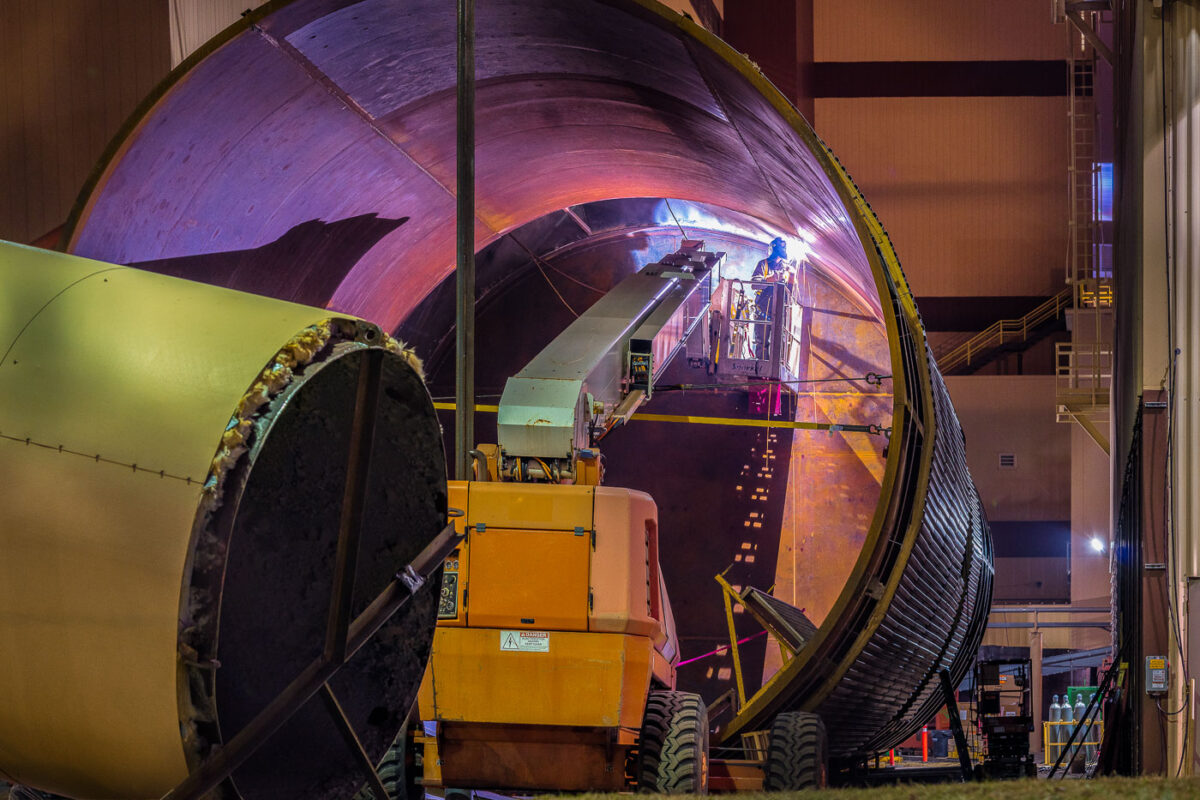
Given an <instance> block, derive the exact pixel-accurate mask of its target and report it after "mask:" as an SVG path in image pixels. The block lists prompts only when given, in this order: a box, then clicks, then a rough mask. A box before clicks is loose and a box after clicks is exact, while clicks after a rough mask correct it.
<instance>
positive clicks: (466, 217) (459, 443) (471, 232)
mask: <svg viewBox="0 0 1200 800" xmlns="http://www.w3.org/2000/svg"><path fill="white" fill-rule="evenodd" d="M457 129H458V145H457V165H458V166H457V180H458V188H457V195H456V197H457V201H458V210H457V214H458V227H457V250H458V258H457V262H456V263H457V270H456V282H455V283H456V286H455V288H456V307H457V319H456V325H455V348H456V353H457V355H458V363H457V365H456V366H455V390H454V397H455V406H456V407H455V412H454V477H455V478H456V479H458V480H460V481H465V480H468V479H469V478H470V476H471V475H470V472H471V456H470V454H469V451H470V450H471V449H472V448H473V447H475V0H458V124H457Z"/></svg>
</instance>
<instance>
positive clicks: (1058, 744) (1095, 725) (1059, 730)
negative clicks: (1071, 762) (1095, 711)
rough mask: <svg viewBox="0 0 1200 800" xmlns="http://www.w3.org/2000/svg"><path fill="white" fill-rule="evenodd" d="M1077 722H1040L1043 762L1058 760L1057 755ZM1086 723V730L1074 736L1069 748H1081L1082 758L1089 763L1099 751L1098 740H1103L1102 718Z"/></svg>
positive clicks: (1051, 762) (1049, 763)
mask: <svg viewBox="0 0 1200 800" xmlns="http://www.w3.org/2000/svg"><path fill="white" fill-rule="evenodd" d="M1078 724H1079V723H1077V722H1074V721H1072V722H1043V723H1042V751H1043V752H1044V753H1045V758H1044V759H1043V761H1044V763H1045V764H1047V765H1051V764H1054V763H1055V762H1057V761H1058V757H1059V755H1060V754H1061V753H1062V751H1063V748H1064V747H1066V746H1067V742H1068V740H1070V738H1071V732H1072V731H1073V730H1075V726H1076V725H1078ZM1087 724H1088V730H1086V731H1085V732H1083V733H1080V734H1077V735H1076V736H1075V743H1074V744H1072V745H1071V749H1072V750H1075V751H1080V750H1082V751H1083V753H1084V758H1085V759H1087V762H1088V763H1089V764H1090V763H1091V762H1093V761H1095V760H1096V757H1097V755H1098V754H1099V753H1100V742H1102V741H1103V740H1104V720H1102V719H1097V720H1093V721H1092V722H1089V723H1087Z"/></svg>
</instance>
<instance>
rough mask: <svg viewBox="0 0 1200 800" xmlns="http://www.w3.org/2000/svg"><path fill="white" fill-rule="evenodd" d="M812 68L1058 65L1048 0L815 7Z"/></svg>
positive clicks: (828, 1)
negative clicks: (1029, 61) (1035, 61)
mask: <svg viewBox="0 0 1200 800" xmlns="http://www.w3.org/2000/svg"><path fill="white" fill-rule="evenodd" d="M813 24H814V29H815V32H816V58H817V61H974V60H995V59H1014V58H1062V57H1063V51H1064V48H1065V46H1066V45H1065V44H1064V39H1063V37H1064V36H1065V34H1064V33H1062V27H1061V26H1054V25H1052V24H1051V19H1050V3H1049V2H1047V0H1004V2H999V3H997V2H992V1H989V0H884V2H880V0H814V3H813Z"/></svg>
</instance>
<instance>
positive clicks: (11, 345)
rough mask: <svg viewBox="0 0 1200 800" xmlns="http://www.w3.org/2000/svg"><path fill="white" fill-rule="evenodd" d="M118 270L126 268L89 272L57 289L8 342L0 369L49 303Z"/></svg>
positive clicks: (0, 359)
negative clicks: (77, 287) (92, 279)
mask: <svg viewBox="0 0 1200 800" xmlns="http://www.w3.org/2000/svg"><path fill="white" fill-rule="evenodd" d="M119 269H128V267H108V268H106V269H98V270H96V271H95V272H89V273H88V274H87V275H84V276H83V277H82V278H79V279H78V280H74V281H71V282H70V283H68V284H67V285H66V286H64V287H63V288H61V289H59V290H58V291H57V292H55V294H54V296H53V297H51V298H50V299H49V300H47V301H46V302H45V303H42V307H41V308H39V309H38V310H37V311H35V312H33V316H32V317H30V318H29V320H28V321H27V322H26V323H25V324H24V325H22V326H21V330H19V331H17V335H16V336H14V337H13V340H12V341H11V342H9V344H8V349H7V350H5V351H4V355H2V356H0V368H3V367H4V365H5V364H6V363H8V356H9V354H10V353H11V352H12V351H13V348H14V347H16V346H17V341H19V340H20V338H21V337H22V336H23V335H24V334H25V331H26V330H28V329H29V326H30V325H32V324H33V321H34V320H35V319H37V318H38V316H40V315H41V313H42V312H43V311H45V310H46V309H47V308H49V307H50V304H51V303H53V302H54V301H55V300H57V299H58V298H60V297H62V296H63V295H64V294H65V293H66V292H67V290H69V289H72V288H74V287H75V286H78V285H79V284H81V283H83V282H84V281H86V280H87V279H88V278H94V277H96V276H97V275H102V274H104V273H105V272H113V271H115V270H119Z"/></svg>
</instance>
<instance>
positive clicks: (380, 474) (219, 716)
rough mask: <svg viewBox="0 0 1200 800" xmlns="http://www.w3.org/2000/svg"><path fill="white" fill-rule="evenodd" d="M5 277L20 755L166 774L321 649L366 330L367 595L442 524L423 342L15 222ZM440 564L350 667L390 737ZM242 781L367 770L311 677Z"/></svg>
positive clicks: (96, 793)
mask: <svg viewBox="0 0 1200 800" xmlns="http://www.w3.org/2000/svg"><path fill="white" fill-rule="evenodd" d="M0 298H3V299H2V300H0V354H2V355H3V360H2V362H0V475H3V480H2V481H0V553H2V554H3V557H2V558H0V642H3V646H2V647H0V778H2V779H4V780H7V781H10V782H18V783H22V784H25V785H29V786H33V787H37V788H41V789H45V790H48V791H51V792H55V793H58V794H63V795H67V796H70V797H76V798H130V800H132V799H134V798H150V797H161V796H162V795H163V794H165V793H166V792H167V791H168V790H170V789H171V788H172V787H174V786H176V785H177V784H178V783H179V782H180V781H181V780H182V779H183V778H184V777H185V776H186V775H187V774H188V772H189V771H190V770H191V769H193V768H195V767H196V765H197V764H199V763H200V761H201V760H202V759H203V758H204V757H205V756H207V755H208V754H209V753H210V752H211V751H212V749H213V748H214V747H215V746H218V745H221V744H222V743H224V742H227V741H228V740H229V738H230V737H232V736H233V735H234V734H236V733H237V732H238V731H239V730H240V729H241V728H242V726H244V725H245V724H246V723H247V722H248V721H249V719H251V718H252V717H253V716H254V715H255V714H257V713H258V712H259V711H261V710H262V709H263V708H264V707H265V706H266V705H267V704H268V703H269V702H270V701H272V700H273V699H274V697H275V696H276V695H277V694H279V692H280V691H281V690H282V689H283V688H284V687H285V686H286V685H287V684H288V683H289V682H290V681H291V680H292V679H293V678H295V677H296V676H297V675H298V674H299V673H300V672H301V670H302V669H304V668H305V667H307V666H308V665H309V663H310V662H311V661H313V659H314V658H315V657H316V656H318V655H319V654H320V653H321V648H322V645H323V643H324V638H323V637H324V631H325V628H326V624H327V620H328V617H329V615H330V604H331V600H330V598H331V597H332V582H333V572H334V560H335V559H334V555H335V550H336V547H337V542H338V534H339V513H340V509H341V507H342V493H343V490H344V487H345V484H346V482H347V475H346V473H347V452H348V450H349V445H350V437H351V420H352V418H353V416H354V414H355V409H356V396H357V395H356V391H357V388H356V387H357V386H358V383H359V378H358V375H359V370H360V366H361V364H362V362H363V361H364V360H365V359H367V358H368V356H369V354H372V353H378V354H381V355H372V356H370V358H372V359H377V360H381V362H382V363H381V373H380V374H381V383H380V386H381V392H380V401H379V404H378V412H377V414H376V416H375V429H374V431H375V433H374V439H373V440H372V442H373V444H372V463H371V469H370V472H369V477H368V478H367V484H366V502H365V506H364V511H363V518H362V524H361V527H360V533H361V548H362V549H361V552H362V553H363V554H364V555H363V558H362V559H361V560H360V562H359V569H358V572H357V581H356V586H355V593H354V602H353V605H354V613H356V614H357V613H361V612H362V610H363V608H364V606H365V605H366V604H367V603H368V602H370V601H371V600H373V599H374V598H375V596H376V595H377V594H379V593H380V592H381V591H382V590H383V589H384V588H385V587H386V586H387V585H388V584H389V583H390V582H391V579H392V576H393V575H394V574H395V572H396V571H397V569H399V568H401V567H403V566H404V565H406V564H408V563H409V562H410V561H411V560H412V559H413V558H414V556H416V555H417V554H418V553H419V552H420V551H421V550H422V549H423V548H424V547H425V546H426V544H427V543H428V542H429V540H430V539H432V538H433V537H434V536H435V535H436V534H437V533H438V531H439V530H440V529H441V528H442V526H443V525H444V524H445V516H446V483H445V470H444V461H443V457H442V447H441V437H440V431H439V429H438V425H437V421H436V418H435V416H434V411H433V408H432V403H431V400H430V398H429V395H428V393H427V391H426V390H425V387H424V384H423V382H422V379H421V371H420V364H419V363H418V362H417V361H416V360H415V358H414V357H413V356H412V354H411V353H410V352H408V351H406V350H404V349H403V348H402V347H401V346H399V345H398V344H397V343H396V342H395V341H394V340H392V339H390V337H388V336H386V334H384V333H383V332H382V331H380V330H379V329H378V328H377V327H376V326H374V325H371V324H369V323H365V322H363V321H361V320H357V319H354V318H352V317H347V316H345V315H339V314H331V313H329V312H327V311H324V310H322V309H316V308H308V307H305V306H300V305H295V304H292V303H286V302H282V301H279V300H273V299H270V298H265V297H259V296H254V295H249V294H244V293H241V292H236V291H231V290H228V289H221V288H216V287H213V286H208V285H204V284H199V283H194V282H191V281H185V280H179V279H176V278H170V277H166V276H163V275H156V274H153V273H148V272H144V271H140V270H135V269H130V268H127V267H120V266H114V265H112V264H106V263H100V262H96V261H92V260H89V259H84V258H78V257H74V256H69V255H65V254H62V253H52V252H48V251H43V250H35V249H32V248H27V247H21V246H18V245H12V244H6V243H0ZM433 588H434V587H432V586H427V587H426V588H424V589H423V590H422V591H421V592H420V593H419V595H418V596H417V597H415V598H414V600H413V601H412V602H410V604H409V605H408V606H406V607H405V608H404V609H403V610H402V611H401V612H400V613H398V614H397V615H396V616H395V617H393V618H392V620H391V622H390V623H389V624H388V626H387V627H386V628H385V629H384V630H383V631H382V633H381V634H380V635H379V636H376V637H375V638H374V639H372V640H371V641H369V642H368V643H367V644H366V645H365V646H364V647H363V648H362V649H361V650H360V651H359V652H358V654H357V655H356V656H355V658H354V659H353V660H352V661H351V662H350V663H349V665H347V666H346V667H344V668H343V669H342V670H341V671H340V672H339V673H338V674H337V675H336V676H335V677H334V679H333V680H332V682H331V688H332V689H333V691H334V693H335V694H336V695H337V696H338V698H339V700H340V701H341V704H342V706H343V708H344V709H345V711H346V714H347V716H348V717H349V719H350V720H351V723H352V724H353V725H354V727H355V729H356V731H357V733H358V735H359V737H360V739H361V740H362V742H363V744H364V747H366V748H367V750H368V751H369V752H371V753H372V754H374V755H375V756H376V757H378V756H379V755H381V754H382V752H383V751H384V750H385V749H386V747H387V745H388V744H389V743H390V742H391V741H392V738H393V737H394V736H395V734H396V731H397V730H398V729H399V728H400V726H401V722H402V720H403V717H404V715H405V713H406V712H407V709H408V707H409V705H410V704H411V702H412V699H413V696H414V695H415V692H416V688H417V685H418V684H419V682H420V677H421V675H422V673H423V670H424V663H425V660H426V658H427V655H428V649H429V644H430V639H431V636H432V629H433V625H434V618H433V615H434V607H433V602H432V595H431V592H432V591H433ZM232 782H233V783H232V786H233V793H232V794H230V795H227V796H240V797H242V798H246V800H250V799H251V798H264V797H280V796H291V797H311V796H318V795H319V796H330V797H333V796H345V797H349V796H350V795H351V794H353V792H354V791H355V790H356V788H357V787H359V786H361V785H362V784H363V783H364V778H363V774H362V771H361V769H360V768H359V767H358V766H357V765H356V762H355V761H354V758H353V756H352V754H351V752H350V751H349V750H348V749H347V747H346V746H345V744H344V742H343V741H342V738H341V736H340V734H339V732H338V729H337V728H336V727H334V725H333V722H332V721H331V719H330V718H329V717H328V715H327V714H326V713H325V710H324V708H323V707H322V706H321V703H320V702H319V700H313V701H310V702H309V703H308V704H306V705H305V706H304V707H303V708H301V709H300V711H299V712H298V713H297V714H296V716H294V717H293V718H292V719H291V721H290V722H288V723H287V724H286V725H285V726H284V728H283V729H282V730H281V731H280V732H279V733H278V734H277V735H276V736H274V737H273V738H272V739H270V740H269V741H268V742H267V743H266V745H264V746H263V747H262V749H261V750H259V751H258V753H257V754H255V755H254V756H252V757H251V759H250V760H249V761H247V762H246V763H245V764H244V765H243V766H242V767H241V768H240V769H239V770H238V771H237V772H235V773H234V775H233V778H232ZM281 792H282V795H281V794H280V793H281ZM313 792H317V793H318V794H313Z"/></svg>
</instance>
